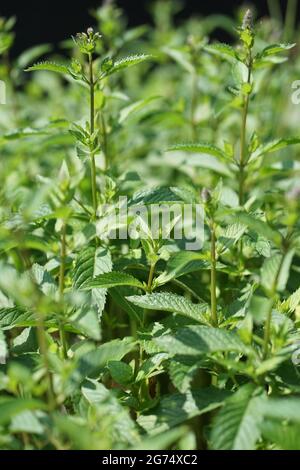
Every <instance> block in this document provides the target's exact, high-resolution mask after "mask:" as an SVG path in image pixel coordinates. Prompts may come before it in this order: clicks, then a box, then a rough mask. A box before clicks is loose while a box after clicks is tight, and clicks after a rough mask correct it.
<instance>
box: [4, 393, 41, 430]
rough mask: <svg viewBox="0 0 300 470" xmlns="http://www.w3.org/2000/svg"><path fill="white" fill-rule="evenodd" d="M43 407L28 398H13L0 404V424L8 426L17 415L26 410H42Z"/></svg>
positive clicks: (38, 402) (39, 402)
mask: <svg viewBox="0 0 300 470" xmlns="http://www.w3.org/2000/svg"><path fill="white" fill-rule="evenodd" d="M44 408H45V405H44V404H43V403H42V402H41V401H38V400H33V399H29V398H13V399H10V400H5V401H2V402H0V424H1V425H5V424H8V423H9V422H10V421H11V419H12V418H13V417H14V416H16V415H17V414H19V413H22V412H23V411H27V410H43V409H44Z"/></svg>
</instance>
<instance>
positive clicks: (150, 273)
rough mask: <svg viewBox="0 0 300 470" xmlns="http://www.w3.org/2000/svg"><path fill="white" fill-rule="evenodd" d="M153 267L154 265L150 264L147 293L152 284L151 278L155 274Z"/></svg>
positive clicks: (150, 289)
mask: <svg viewBox="0 0 300 470" xmlns="http://www.w3.org/2000/svg"><path fill="white" fill-rule="evenodd" d="M155 266H156V263H153V264H151V267H150V271H149V277H148V283H147V291H148V292H151V291H152V283H153V278H154V274H155Z"/></svg>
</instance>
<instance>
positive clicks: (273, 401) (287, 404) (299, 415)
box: [259, 396, 300, 424]
mask: <svg viewBox="0 0 300 470" xmlns="http://www.w3.org/2000/svg"><path fill="white" fill-rule="evenodd" d="M259 411H260V413H262V414H263V416H265V417H267V418H271V419H278V420H280V421H291V422H294V423H299V424H300V398H298V397H296V396H289V397H281V398H269V399H268V400H267V401H266V402H264V403H263V405H262V406H261V408H260V410H259Z"/></svg>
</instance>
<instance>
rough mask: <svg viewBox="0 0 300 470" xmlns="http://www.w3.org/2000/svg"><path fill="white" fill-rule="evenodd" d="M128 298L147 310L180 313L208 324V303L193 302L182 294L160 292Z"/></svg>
mask: <svg viewBox="0 0 300 470" xmlns="http://www.w3.org/2000/svg"><path fill="white" fill-rule="evenodd" d="M127 300H129V301H130V302H132V303H133V304H135V305H137V306H138V307H141V308H145V309H147V310H159V311H163V312H171V313H178V314H179V315H184V316H186V317H188V318H193V319H194V320H196V321H198V322H199V323H204V324H207V323H208V322H207V319H206V317H205V312H207V310H208V305H207V304H205V303H203V304H193V303H192V302H191V301H190V300H188V299H186V298H185V297H182V296H181V295H176V294H170V293H167V292H164V293H160V294H148V295H143V296H138V295H136V296H131V297H127Z"/></svg>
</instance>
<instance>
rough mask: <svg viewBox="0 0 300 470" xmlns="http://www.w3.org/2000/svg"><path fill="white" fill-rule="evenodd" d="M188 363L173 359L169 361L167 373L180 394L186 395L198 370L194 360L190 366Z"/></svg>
mask: <svg viewBox="0 0 300 470" xmlns="http://www.w3.org/2000/svg"><path fill="white" fill-rule="evenodd" d="M190 362H191V361H189V362H188V361H184V362H183V360H182V358H178V360H177V359H176V357H175V358H174V359H171V361H170V364H169V368H168V372H169V376H170V380H171V382H172V384H173V385H174V387H175V388H176V389H177V390H178V391H179V392H180V393H186V392H187V391H188V390H190V387H191V383H192V380H193V378H194V376H195V374H196V372H197V370H198V369H199V366H198V364H197V363H196V364H195V363H194V360H193V361H192V362H193V363H192V364H191V363H190Z"/></svg>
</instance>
